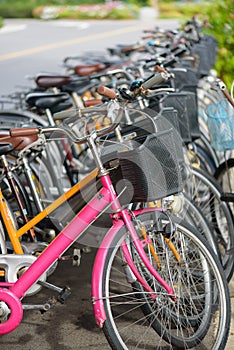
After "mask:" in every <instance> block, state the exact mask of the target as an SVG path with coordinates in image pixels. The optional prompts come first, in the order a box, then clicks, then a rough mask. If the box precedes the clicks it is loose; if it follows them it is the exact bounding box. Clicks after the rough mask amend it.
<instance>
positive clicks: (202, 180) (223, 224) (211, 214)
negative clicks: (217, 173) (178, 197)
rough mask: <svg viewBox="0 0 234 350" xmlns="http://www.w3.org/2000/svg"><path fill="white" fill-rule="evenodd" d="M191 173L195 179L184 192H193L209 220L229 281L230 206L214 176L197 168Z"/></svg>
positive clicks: (233, 243)
mask: <svg viewBox="0 0 234 350" xmlns="http://www.w3.org/2000/svg"><path fill="white" fill-rule="evenodd" d="M191 173H192V178H193V180H192V181H191V180H190V181H189V182H187V183H186V184H185V186H184V192H185V193H186V191H188V193H189V194H190V193H191V192H192V199H193V201H194V202H195V203H196V204H197V205H198V207H200V209H201V210H202V212H203V215H205V217H206V219H207V220H208V222H209V224H210V227H211V228H212V232H213V234H214V237H215V239H216V242H217V245H218V248H219V252H220V257H221V261H222V266H223V268H224V270H225V275H226V278H227V280H228V281H229V280H230V279H231V277H232V275H233V271H234V257H233V256H232V254H229V253H228V251H229V250H230V249H232V248H233V247H234V221H233V215H232V212H231V209H230V206H229V205H228V203H225V202H223V201H222V200H221V195H222V192H223V191H222V188H221V187H220V185H219V184H218V183H217V181H216V180H215V178H214V177H213V176H211V175H210V174H208V173H207V172H205V171H204V170H202V169H195V168H191ZM191 186H192V187H193V188H192V189H191Z"/></svg>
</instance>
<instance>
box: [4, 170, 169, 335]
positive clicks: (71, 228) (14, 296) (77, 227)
mask: <svg viewBox="0 0 234 350" xmlns="http://www.w3.org/2000/svg"><path fill="white" fill-rule="evenodd" d="M101 182H102V185H103V187H102V189H101V190H100V191H99V192H98V193H97V194H96V195H95V196H94V198H93V199H92V200H91V201H90V202H89V203H88V204H87V205H86V206H85V207H84V208H83V209H82V210H81V211H80V212H79V213H78V214H77V216H76V217H75V218H74V219H73V220H72V221H71V223H69V224H68V225H67V226H66V227H65V228H64V230H62V231H61V232H60V234H59V235H58V236H57V237H56V238H55V239H54V240H53V241H52V243H51V244H50V245H49V246H48V247H47V248H46V249H45V250H44V251H43V252H42V253H41V254H40V256H39V257H38V258H37V259H36V260H35V262H33V264H32V265H31V266H30V267H29V268H28V269H27V270H26V271H25V272H24V274H23V275H22V276H21V277H20V278H19V279H18V280H17V281H16V282H15V283H4V282H3V283H0V302H1V301H3V302H5V303H6V304H7V305H8V307H9V308H10V310H11V314H10V317H9V319H8V320H7V321H6V322H4V323H1V324H0V335H3V334H6V333H9V332H11V331H13V330H14V329H15V328H16V327H17V326H18V325H19V324H20V322H21V320H22V317H23V308H22V304H21V301H20V299H21V298H23V297H24V295H25V293H26V292H27V290H28V289H29V288H30V287H31V286H32V285H33V284H34V283H36V282H37V280H39V278H40V276H41V275H42V274H43V273H44V272H45V271H46V270H48V268H49V267H50V266H51V265H52V264H53V263H54V262H55V261H56V260H57V259H58V258H59V257H61V255H62V254H63V253H64V252H65V251H66V250H67V249H68V248H69V247H70V246H71V245H72V243H73V242H74V241H75V240H77V239H78V238H80V237H81V235H82V234H83V233H84V232H85V230H86V228H87V227H88V226H89V225H90V224H92V223H93V222H94V221H95V220H96V218H97V216H98V215H99V214H100V213H101V212H102V211H103V210H104V209H105V208H106V207H107V206H108V205H111V207H112V210H113V212H116V213H117V214H116V215H115V219H114V220H113V226H112V227H111V228H110V230H109V231H108V232H107V234H106V236H105V237H104V239H103V241H102V243H101V245H100V248H99V250H98V252H97V256H96V259H95V263H94V267H93V276H92V299H93V308H94V314H95V318H96V322H97V324H98V325H99V326H100V327H102V325H103V323H104V321H105V320H106V314H105V310H104V306H103V302H102V300H103V295H102V290H103V289H102V276H103V269H104V263H105V259H106V256H107V252H108V249H109V248H110V247H111V242H112V241H113V238H114V237H115V235H116V233H117V232H118V231H119V230H120V229H121V228H122V227H123V226H124V225H126V227H127V230H128V231H129V233H130V235H131V238H132V239H133V241H134V244H135V246H136V249H137V251H138V253H139V255H140V257H141V258H142V260H143V262H144V264H145V265H146V267H147V268H148V269H149V271H150V272H151V273H152V275H153V276H154V277H155V278H156V279H157V280H158V281H159V283H160V284H161V285H162V286H163V287H164V288H165V289H166V291H167V292H168V294H170V295H171V296H172V297H173V294H174V291H173V289H172V288H171V287H170V286H169V285H168V284H167V283H166V282H165V281H164V280H163V279H162V278H161V276H160V275H159V274H158V273H157V271H155V269H154V268H153V266H152V265H151V264H150V262H149V260H148V258H147V255H146V254H145V252H144V249H143V245H142V243H141V241H140V239H139V238H138V235H137V232H136V231H135V228H134V225H133V223H132V215H130V213H129V212H128V211H127V210H126V209H122V208H121V204H120V202H119V200H118V198H117V196H116V193H115V190H114V188H113V185H112V182H111V179H110V177H109V175H103V176H102V177H101ZM153 210H160V209H157V208H149V209H142V210H140V211H136V212H134V216H135V215H139V214H142V213H144V212H147V211H153ZM122 250H123V253H124V256H125V259H126V261H127V263H128V264H129V267H130V269H131V270H132V272H133V274H134V275H135V277H136V278H137V279H138V281H139V282H140V283H141V284H142V286H143V287H144V288H145V290H146V291H147V292H149V293H150V295H151V297H152V298H153V299H155V297H156V295H155V293H154V292H153V290H152V289H151V288H150V286H149V285H148V284H147V282H146V281H145V280H144V279H143V278H142V277H141V275H140V274H139V273H138V271H137V269H136V267H135V265H134V263H133V261H132V259H131V256H130V253H129V251H128V248H127V246H126V245H125V244H122ZM6 287H9V288H6Z"/></svg>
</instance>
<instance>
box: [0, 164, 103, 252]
mask: <svg viewBox="0 0 234 350" xmlns="http://www.w3.org/2000/svg"><path fill="white" fill-rule="evenodd" d="M97 174H98V170H97V169H94V170H93V171H92V172H91V173H90V174H89V175H87V176H86V177H85V178H84V179H82V180H81V181H80V182H79V183H77V184H76V185H74V186H73V187H72V188H71V189H69V190H68V191H67V192H66V193H64V194H63V195H61V196H60V197H59V198H57V199H56V200H55V201H54V202H53V203H52V204H50V205H49V206H47V207H46V208H45V209H44V210H43V211H41V212H40V213H38V214H37V215H36V216H35V217H34V218H33V219H31V220H30V221H28V222H27V223H26V224H25V225H23V226H22V227H21V228H20V229H19V230H16V229H15V227H14V225H13V223H12V222H11V220H10V219H9V217H10V213H9V210H8V207H7V204H6V201H5V199H4V197H3V194H2V191H1V189H0V213H1V216H2V219H3V222H4V225H5V227H6V229H7V233H8V235H9V238H10V240H11V243H12V246H13V249H14V253H16V254H23V249H22V247H21V244H20V240H19V239H20V237H21V236H22V235H24V234H25V233H26V232H28V230H30V229H31V228H32V227H33V226H35V225H37V224H38V223H39V222H41V221H42V220H43V219H44V218H45V217H46V216H48V215H49V214H51V213H52V212H53V211H55V210H56V209H58V208H59V207H60V206H61V205H62V204H64V203H65V202H66V201H67V200H69V198H71V197H72V196H74V195H75V194H76V193H78V192H79V191H81V190H82V189H83V188H84V187H85V186H86V185H87V184H88V183H90V182H91V181H92V180H94V179H95V178H96V176H97Z"/></svg>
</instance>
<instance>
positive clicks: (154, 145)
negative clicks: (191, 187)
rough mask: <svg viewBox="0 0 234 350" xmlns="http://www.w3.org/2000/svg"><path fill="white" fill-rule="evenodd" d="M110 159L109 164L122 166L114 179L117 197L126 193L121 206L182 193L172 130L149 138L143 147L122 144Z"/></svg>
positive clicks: (113, 171)
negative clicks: (115, 163)
mask: <svg viewBox="0 0 234 350" xmlns="http://www.w3.org/2000/svg"><path fill="white" fill-rule="evenodd" d="M111 147H112V146H111ZM113 150H114V148H112V150H111V151H113ZM110 158H112V159H113V160H112V161H110V162H109V164H111V163H112V165H113V163H114V162H118V164H119V167H117V168H116V169H114V170H112V171H111V172H110V175H111V178H112V181H113V183H114V185H115V188H116V191H117V193H118V194H121V193H122V194H121V195H120V199H121V203H134V202H135V203H136V202H149V201H154V200H157V199H161V198H164V197H167V196H169V195H172V194H176V193H178V192H181V191H182V177H181V172H180V170H179V162H178V159H177V156H176V151H175V143H174V140H173V130H172V129H170V130H166V131H162V132H159V133H157V134H151V135H148V136H147V137H146V138H145V141H144V142H142V143H138V142H136V141H128V142H126V143H124V144H119V145H118V150H117V152H116V149H115V150H114V152H113V153H112V154H111V153H109V159H110Z"/></svg>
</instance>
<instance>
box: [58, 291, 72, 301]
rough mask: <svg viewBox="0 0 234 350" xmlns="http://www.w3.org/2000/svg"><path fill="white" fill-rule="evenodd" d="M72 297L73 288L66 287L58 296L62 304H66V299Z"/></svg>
mask: <svg viewBox="0 0 234 350" xmlns="http://www.w3.org/2000/svg"><path fill="white" fill-rule="evenodd" d="M69 295H71V288H70V287H64V288H63V289H62V291H61V292H60V293H59V295H58V296H57V301H59V302H60V303H61V304H64V303H65V301H66V299H67V298H68V297H69Z"/></svg>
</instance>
